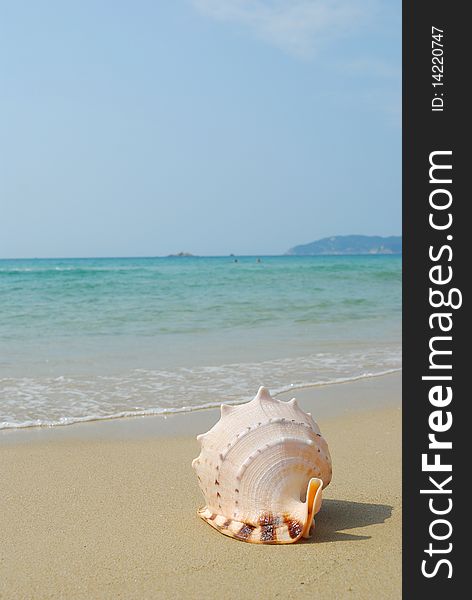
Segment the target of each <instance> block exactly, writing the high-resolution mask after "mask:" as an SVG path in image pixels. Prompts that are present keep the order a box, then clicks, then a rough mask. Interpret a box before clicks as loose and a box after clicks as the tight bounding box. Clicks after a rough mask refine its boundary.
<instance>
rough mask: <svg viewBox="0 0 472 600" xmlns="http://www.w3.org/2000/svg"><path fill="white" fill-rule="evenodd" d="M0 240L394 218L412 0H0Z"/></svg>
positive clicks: (204, 235)
mask: <svg viewBox="0 0 472 600" xmlns="http://www.w3.org/2000/svg"><path fill="white" fill-rule="evenodd" d="M0 90H1V92H0V257H3V258H15V257H18V258H19V257H74V256H77V257H86V256H159V255H167V254H170V253H175V252H179V251H186V252H191V253H193V254H200V255H226V254H229V253H234V254H257V255H259V254H281V253H284V252H285V251H286V250H287V249H288V248H290V247H292V246H294V245H297V244H302V243H307V242H310V241H313V240H315V239H319V238H322V237H327V236H332V235H347V234H365V235H398V234H400V232H401V114H400V111H401V3H400V1H399V0H398V1H392V0H159V1H156V0H133V1H131V0H68V1H67V2H63V1H62V0H60V1H56V0H31V1H28V0H18V1H15V2H13V1H6V0H0Z"/></svg>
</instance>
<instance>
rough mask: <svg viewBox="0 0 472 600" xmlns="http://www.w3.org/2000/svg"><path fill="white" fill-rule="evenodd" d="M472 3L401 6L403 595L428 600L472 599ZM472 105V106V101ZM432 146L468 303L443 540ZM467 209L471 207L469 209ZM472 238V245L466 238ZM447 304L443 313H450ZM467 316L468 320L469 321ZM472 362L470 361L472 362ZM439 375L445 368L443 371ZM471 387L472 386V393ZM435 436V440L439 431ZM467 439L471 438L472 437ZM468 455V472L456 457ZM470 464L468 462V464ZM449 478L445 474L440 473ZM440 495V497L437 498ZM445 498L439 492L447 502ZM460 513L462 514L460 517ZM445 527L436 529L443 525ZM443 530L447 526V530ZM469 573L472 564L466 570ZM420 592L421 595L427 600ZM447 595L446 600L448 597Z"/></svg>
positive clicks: (457, 316) (460, 317) (456, 352)
mask: <svg viewBox="0 0 472 600" xmlns="http://www.w3.org/2000/svg"><path fill="white" fill-rule="evenodd" d="M467 7H468V5H467V3H461V2H452V1H449V2H448V1H446V0H443V1H442V2H440V1H438V0H413V2H408V1H404V2H403V503H404V504H403V505H404V509H403V597H404V598H421V597H425V598H428V600H434V599H435V598H441V599H442V600H444V597H446V598H447V599H448V600H454V599H455V598H462V597H464V596H469V594H470V592H469V591H468V587H469V586H467V582H466V581H465V572H466V571H467V569H466V567H465V561H466V560H468V558H469V555H470V552H468V551H467V548H466V547H465V539H466V538H467V537H468V535H469V534H468V531H469V530H470V525H469V523H468V520H467V517H466V516H465V511H464V510H463V508H464V505H465V503H466V502H468V493H467V491H466V487H467V486H468V483H469V482H471V483H472V478H471V477H470V476H469V475H468V472H469V471H470V470H471V469H470V466H469V465H470V464H471V463H470V460H469V458H468V457H469V456H471V454H472V445H471V444H469V445H467V444H466V435H467V434H466V432H465V428H466V427H467V414H466V410H467V405H468V404H469V402H470V400H471V398H470V397H471V392H470V384H468V382H467V381H466V372H467V370H469V371H471V374H472V361H471V360H468V357H469V355H470V354H472V352H471V351H470V349H469V348H468V347H467V346H468V344H467V342H468V339H467V336H468V332H471V331H472V328H471V327H470V319H468V315H467V305H468V297H467V294H466V289H465V286H466V283H467V281H468V279H470V277H471V276H472V266H471V265H472V250H471V247H470V243H471V242H472V232H470V233H469V232H466V227H468V228H469V229H470V225H469V223H468V221H467V217H466V211H467V208H468V205H469V204H470V205H472V195H471V193H470V191H468V190H466V179H467V176H468V174H469V172H470V173H471V174H472V165H471V166H469V165H468V164H467V161H468V158H469V156H468V154H469V155H470V151H468V149H467V148H466V140H467V138H468V135H469V133H468V131H470V129H471V120H472V119H471V117H470V114H469V113H470V111H468V110H467V109H466V102H467V93H466V87H467V82H468V81H469V82H470V72H471V70H472V68H471V67H469V66H468V64H469V61H470V57H471V54H472V52H471V49H470V39H471V37H472V36H471V35H470V31H467V29H470V23H468V20H467V17H466V14H465V13H466V9H467ZM433 26H435V27H439V28H441V29H443V30H444V38H443V42H444V78H443V81H444V86H443V88H444V89H443V90H437V91H440V92H441V93H443V94H444V95H443V98H444V110H443V111H442V112H440V111H437V112H433V111H432V110H431V101H432V98H433V95H434V93H435V92H434V89H435V88H433V86H432V81H433V79H432V27H433ZM471 105H472V102H471ZM436 150H452V179H453V183H452V185H451V186H448V189H449V190H450V191H451V192H452V194H453V204H452V213H453V224H452V227H451V230H450V231H448V232H447V234H452V236H453V240H451V241H449V243H450V245H451V247H452V250H453V258H452V261H451V262H450V263H448V262H446V261H443V264H445V265H447V264H450V265H451V266H452V269H453V283H452V286H453V287H457V288H459V289H460V290H461V291H462V293H463V305H462V307H461V308H460V309H457V310H451V311H450V312H451V313H452V317H453V323H454V324H453V328H452V331H451V333H450V335H452V337H453V341H452V350H453V355H452V365H453V368H452V371H450V372H449V373H450V374H452V377H453V379H452V382H451V386H452V388H453V400H452V402H451V405H450V407H449V408H448V409H444V410H451V412H452V415H453V425H452V428H451V429H450V430H449V431H448V432H447V433H444V434H442V436H443V437H442V439H444V440H446V439H448V440H451V441H452V443H453V447H452V450H448V451H447V453H446V451H444V452H443V453H442V454H443V457H442V460H443V461H446V460H447V458H449V459H450V461H452V465H453V470H452V473H450V474H451V475H452V477H453V479H452V485H451V486H450V487H452V494H451V495H450V496H448V497H450V498H452V501H453V508H452V510H451V512H450V513H449V514H448V515H447V517H445V518H447V519H449V520H450V522H451V524H452V527H453V532H452V535H451V538H450V539H448V540H446V541H444V542H436V541H435V540H432V539H431V537H430V533H429V527H430V524H431V522H432V521H433V520H434V519H435V518H439V517H438V516H434V515H433V514H431V512H430V510H429V506H428V501H429V497H428V496H426V495H422V494H420V490H421V489H424V488H426V489H427V488H431V487H432V486H431V484H429V482H428V476H429V475H434V474H433V473H423V472H422V469H421V455H422V453H425V452H427V451H428V434H429V433H430V432H431V430H430V429H429V425H428V417H429V415H430V413H431V411H432V410H435V408H434V407H432V406H431V404H430V403H429V401H428V391H429V389H430V387H431V385H432V384H431V382H427V381H422V376H423V375H427V374H428V365H429V352H430V350H429V347H428V342H429V339H430V337H431V336H432V335H434V334H433V333H432V331H431V329H430V326H429V323H428V318H429V315H430V314H431V312H434V309H431V307H430V305H429V299H428V294H429V288H430V281H429V269H430V267H431V265H432V263H431V261H430V259H429V256H428V252H429V247H430V246H433V247H435V248H439V247H441V245H442V244H446V243H448V241H446V240H445V238H446V232H439V231H434V230H433V229H432V228H431V227H430V226H429V222H428V218H429V213H430V207H429V194H430V193H431V191H432V189H433V186H432V185H431V184H430V183H429V174H428V171H429V155H430V153H431V152H433V151H436ZM468 212H470V211H468ZM469 240H470V241H469ZM444 310H445V309H444ZM466 319H467V322H466ZM466 361H467V362H469V363H471V364H470V366H469V367H467V366H466ZM438 374H445V372H442V373H439V372H438ZM468 388H469V389H468ZM438 437H439V436H438ZM468 438H470V440H471V442H472V433H469V435H468ZM461 458H462V460H464V459H465V460H464V463H465V464H464V468H461V466H460V464H459V461H460V460H461ZM467 463H469V465H467ZM441 475H442V476H443V477H442V479H444V473H443V474H441V473H439V475H438V479H441ZM436 497H438V496H436ZM445 497H446V496H442V498H445ZM459 513H460V514H462V515H463V517H462V518H460V517H459V516H458V515H459ZM438 531H439V530H438ZM443 531H444V530H443ZM430 542H432V543H433V546H435V547H437V548H442V549H444V548H445V547H446V546H447V545H448V543H449V542H450V543H452V551H451V552H450V553H447V554H435V555H434V556H433V558H430V557H429V556H428V554H426V553H425V549H427V548H428V546H429V543H430ZM443 557H444V558H447V559H449V560H450V561H451V564H452V569H453V570H452V578H448V577H447V575H448V574H449V569H448V568H446V566H444V565H443V566H442V567H441V568H440V569H439V570H438V573H437V575H436V576H434V577H432V578H429V579H428V578H426V577H424V576H423V574H422V572H421V566H422V561H423V560H424V559H428V561H429V562H428V569H429V570H432V566H434V564H435V561H437V560H440V558H443ZM470 568H471V569H472V567H470ZM423 594H424V596H423ZM445 594H447V596H445Z"/></svg>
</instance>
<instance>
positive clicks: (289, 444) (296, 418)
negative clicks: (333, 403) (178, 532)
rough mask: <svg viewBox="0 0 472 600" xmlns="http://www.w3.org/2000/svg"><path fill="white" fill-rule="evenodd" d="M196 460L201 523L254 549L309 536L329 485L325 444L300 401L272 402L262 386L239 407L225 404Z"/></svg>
mask: <svg viewBox="0 0 472 600" xmlns="http://www.w3.org/2000/svg"><path fill="white" fill-rule="evenodd" d="M197 440H199V441H200V442H201V452H200V455H199V456H198V457H197V458H196V459H195V460H194V461H193V462H192V467H193V468H194V469H195V471H196V473H197V477H198V482H199V485H200V489H201V491H202V493H203V496H204V497H205V501H206V506H204V507H203V508H201V509H200V510H199V511H198V514H199V516H200V517H202V519H203V520H204V521H206V522H207V523H209V524H210V525H211V526H212V527H214V528H215V529H217V530H218V531H220V532H221V533H223V534H224V535H228V536H230V537H233V538H236V539H238V540H243V541H245V542H252V543H254V544H290V543H292V542H296V541H297V540H299V539H300V538H301V537H309V536H310V528H311V527H312V525H314V522H313V517H314V515H315V514H316V513H317V512H318V511H319V509H320V507H321V494H322V488H323V487H326V486H327V485H328V484H329V482H330V481H331V458H330V455H329V451H328V445H327V444H326V441H325V440H324V438H323V437H322V435H321V433H320V430H319V427H318V425H317V424H316V423H315V421H314V420H313V418H312V417H311V415H310V414H309V413H305V412H304V411H303V410H302V409H301V408H300V407H299V406H298V404H297V401H296V400H295V398H293V399H292V400H290V401H289V402H282V401H280V400H277V399H274V398H272V397H271V395H270V394H269V391H268V390H267V389H266V388H265V387H261V388H259V391H258V392H257V395H256V397H255V398H254V399H253V400H251V402H247V403H246V404H241V405H239V406H227V405H224V404H222V405H221V418H220V420H219V421H218V423H216V425H214V427H212V428H211V429H210V431H208V432H207V433H205V434H202V435H199V436H197Z"/></svg>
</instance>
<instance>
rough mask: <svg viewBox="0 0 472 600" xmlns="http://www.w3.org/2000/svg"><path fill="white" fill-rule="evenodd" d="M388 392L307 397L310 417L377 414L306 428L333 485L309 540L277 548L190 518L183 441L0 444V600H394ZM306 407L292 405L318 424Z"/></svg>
mask: <svg viewBox="0 0 472 600" xmlns="http://www.w3.org/2000/svg"><path fill="white" fill-rule="evenodd" d="M399 382H400V377H399V376H398V375H395V376H389V377H383V378H377V379H375V380H370V381H363V382H359V383H353V384H344V385H338V386H330V387H329V388H324V389H318V390H317V391H316V394H315V396H316V402H318V401H319V402H320V405H321V404H322V403H323V399H325V400H326V398H327V397H329V398H330V403H332V402H333V401H335V400H336V397H338V398H339V405H338V406H341V407H343V406H344V405H346V399H349V398H351V399H352V400H353V403H354V402H355V404H356V406H359V405H360V404H361V400H364V402H365V406H372V405H373V404H375V402H376V400H375V398H376V397H377V399H378V400H379V404H381V407H380V408H377V409H373V408H369V409H368V410H359V409H358V408H357V409H353V408H352V404H351V408H348V407H347V406H346V407H344V408H342V409H340V410H338V413H339V414H337V415H336V416H331V417H329V416H326V417H324V418H322V419H318V421H319V424H320V426H321V429H322V431H323V434H324V435H325V437H326V438H327V440H328V442H329V445H330V450H331V454H332V457H333V466H334V476H333V482H332V484H331V485H330V486H329V487H328V489H327V490H326V493H325V500H324V504H323V508H322V510H321V513H320V514H319V515H318V516H317V520H316V533H315V536H314V538H313V539H312V540H309V541H306V542H301V543H297V544H291V545H287V546H260V545H253V544H246V543H243V542H238V541H235V540H233V539H230V538H227V537H224V536H222V535H221V534H219V533H218V532H216V531H215V530H214V529H212V528H211V527H209V526H208V525H207V524H206V523H204V522H203V521H201V520H200V519H199V518H198V517H197V516H196V515H195V510H196V508H197V507H199V506H201V504H202V497H201V495H200V492H199V490H198V488H197V484H196V478H195V476H194V473H193V471H192V469H191V467H190V462H191V460H192V458H194V457H195V456H196V455H197V453H198V444H197V442H196V441H195V440H194V439H193V438H191V437H189V436H186V437H152V436H149V435H148V434H147V433H146V434H143V435H141V436H139V435H136V432H134V433H132V434H131V433H130V434H129V435H123V434H120V435H111V436H110V435H107V433H106V429H107V424H106V423H102V424H101V425H100V427H101V428H100V429H99V430H95V434H94V435H85V432H86V429H84V428H82V429H81V426H76V427H75V428H74V427H70V428H62V432H61V434H60V435H51V434H44V436H43V435H42V434H40V435H39V437H38V438H37V439H36V438H35V439H31V436H25V438H24V440H21V438H20V437H19V435H16V437H14V438H7V437H2V438H0V483H1V489H0V598H2V599H8V600H16V599H29V598H31V599H34V600H41V599H44V598H57V599H79V598H80V599H87V600H91V599H100V600H102V599H103V600H105V599H119V598H126V599H128V598H130V599H131V598H136V599H138V598H139V599H144V598H149V599H151V598H158V599H160V598H165V599H168V598H169V599H172V598H186V599H189V598H202V599H207V598H208V599H212V598H215V599H216V598H223V599H224V598H235V599H236V598H237V599H245V598H323V599H330V598H334V599H336V600H338V599H343V598H349V599H354V598H359V599H362V600H368V599H375V600H380V599H384V598H385V599H386V598H400V597H401V593H400V589H401V413H400V385H399ZM313 396H314V393H313V392H312V391H310V390H305V391H304V392H303V393H299V394H297V397H298V398H299V399H300V401H301V402H300V403H301V404H302V406H303V407H304V408H305V409H307V410H313V413H314V415H315V417H316V402H314V401H313ZM343 398H344V405H343ZM333 406H334V405H333ZM322 412H323V411H322ZM325 412H326V411H325ZM148 423H149V421H148ZM187 423H188V421H187ZM174 426H175V424H174ZM66 429H68V430H69V431H70V433H67V434H64V433H63V432H64V430H66ZM96 431H100V432H101V434H100V435H97V434H96ZM81 432H84V435H82V434H81ZM43 438H44V439H43ZM18 440H20V442H21V443H19V442H18Z"/></svg>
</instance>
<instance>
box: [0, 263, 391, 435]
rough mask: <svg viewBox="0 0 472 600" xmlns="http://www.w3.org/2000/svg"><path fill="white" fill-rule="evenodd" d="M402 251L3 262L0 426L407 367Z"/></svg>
mask: <svg viewBox="0 0 472 600" xmlns="http://www.w3.org/2000/svg"><path fill="white" fill-rule="evenodd" d="M400 324H401V258H400V257H398V256H359V257H356V256H350V257H346V256H324V257H295V256H271V257H261V262H258V261H257V258H256V257H237V262H235V258H234V257H212V258H197V257H183V258H182V257H179V258H170V257H169V258H107V259H47V260H46V259H32V260H0V428H11V427H26V426H31V425H61V424H68V423H72V422H76V421H81V420H92V419H98V418H113V417H119V416H127V415H142V414H155V413H162V412H174V411H181V410H193V409H196V408H199V407H203V406H211V405H214V404H219V403H220V402H221V401H225V402H242V401H245V400H247V399H249V398H250V397H252V396H253V395H254V394H255V392H256V391H257V388H258V386H259V385H261V384H264V385H266V386H268V387H269V388H270V389H271V390H272V391H273V392H275V393H276V392H279V391H282V390H287V389H290V388H297V387H303V386H307V385H316V384H321V383H327V382H335V381H342V380H349V379H355V378H359V377H368V376H372V375H376V374H381V373H385V372H389V371H393V370H397V369H399V368H400V367H401V350H400V345H401V338H400V336H401V325H400Z"/></svg>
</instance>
